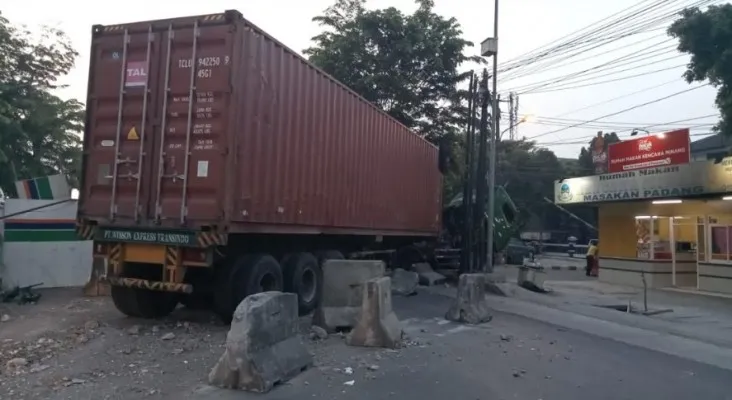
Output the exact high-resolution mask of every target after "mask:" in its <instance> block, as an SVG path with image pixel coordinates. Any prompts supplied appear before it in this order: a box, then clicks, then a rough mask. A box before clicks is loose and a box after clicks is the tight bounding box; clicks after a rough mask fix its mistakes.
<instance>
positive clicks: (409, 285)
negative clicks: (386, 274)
mask: <svg viewBox="0 0 732 400" xmlns="http://www.w3.org/2000/svg"><path fill="white" fill-rule="evenodd" d="M417 285H419V275H417V273H416V272H413V271H405V270H403V269H401V268H398V269H395V270H394V272H393V273H392V274H391V290H392V293H394V294H397V295H401V296H411V295H413V294H416V293H417Z"/></svg>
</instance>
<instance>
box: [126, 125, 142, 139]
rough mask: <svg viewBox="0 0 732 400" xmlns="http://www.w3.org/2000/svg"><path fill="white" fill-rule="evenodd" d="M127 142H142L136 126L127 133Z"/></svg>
mask: <svg viewBox="0 0 732 400" xmlns="http://www.w3.org/2000/svg"><path fill="white" fill-rule="evenodd" d="M127 140H140V135H138V134H137V129H135V127H134V126H133V127H132V129H130V131H129V132H127Z"/></svg>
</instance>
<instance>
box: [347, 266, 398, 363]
mask: <svg viewBox="0 0 732 400" xmlns="http://www.w3.org/2000/svg"><path fill="white" fill-rule="evenodd" d="M401 339H402V326H401V324H400V323H399V320H398V319H397V317H396V314H394V310H392V308H391V279H390V278H386V277H382V278H377V279H371V280H370V281H368V282H366V285H365V287H364V290H363V302H362V305H361V314H360V316H359V319H358V323H357V324H356V327H355V328H353V330H352V331H351V333H350V334H349V335H348V337H347V338H346V343H347V344H348V345H350V346H363V347H386V348H395V347H397V346H398V345H399V342H400V341H401Z"/></svg>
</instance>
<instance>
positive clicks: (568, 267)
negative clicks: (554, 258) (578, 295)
mask: <svg viewBox="0 0 732 400" xmlns="http://www.w3.org/2000/svg"><path fill="white" fill-rule="evenodd" d="M550 269H551V270H553V271H559V270H563V269H566V270H568V271H577V270H579V267H578V266H576V265H562V266H560V265H552V266H551V267H550Z"/></svg>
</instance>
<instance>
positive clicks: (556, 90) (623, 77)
mask: <svg viewBox="0 0 732 400" xmlns="http://www.w3.org/2000/svg"><path fill="white" fill-rule="evenodd" d="M685 66H686V64H681V65H674V66H671V67H666V68H659V69H654V70H652V71H645V72H641V73H639V74H633V75H627V76H622V77H619V78H615V79H607V80H604V81H597V82H592V83H586V84H583V85H574V86H560V87H557V88H553V89H552V88H550V89H546V90H538V91H534V92H531V93H530V94H538V93H550V92H561V91H564V90H570V89H579V88H584V87H589V86H597V85H604V84H606V83H612V82H619V81H624V80H627V79H634V78H640V77H642V76H648V75H652V74H656V73H659V72H664V71H671V70H674V69H677V68H680V67H685ZM679 80H680V79H679Z"/></svg>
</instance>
